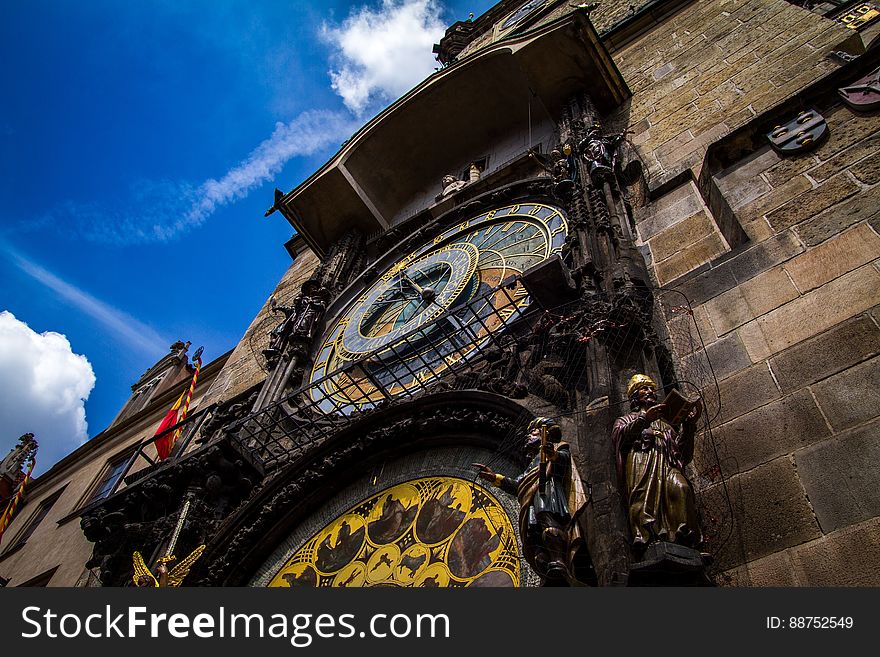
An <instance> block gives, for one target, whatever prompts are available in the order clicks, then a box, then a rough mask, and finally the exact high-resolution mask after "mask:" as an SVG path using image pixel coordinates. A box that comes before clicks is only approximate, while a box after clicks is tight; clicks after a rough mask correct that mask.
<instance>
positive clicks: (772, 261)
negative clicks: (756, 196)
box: [725, 231, 804, 283]
mask: <svg viewBox="0 0 880 657" xmlns="http://www.w3.org/2000/svg"><path fill="white" fill-rule="evenodd" d="M803 250H804V247H803V246H801V243H800V242H799V241H798V239H797V237H795V236H794V235H793V234H792V233H790V232H788V231H786V232H784V233H780V234H779V235H777V236H775V237H773V238H772V239H769V240H766V241H764V242H761V243H760V244H756V245H755V246H753V247H751V248H749V249H746V250H745V251H743V252H742V253H740V254H738V255H736V256H735V257H733V258H731V259H730V260H729V261H727V263H725V264H726V265H727V266H728V267H730V270H731V273H732V274H733V276H734V278H736V280H737V282H738V283H743V282H745V281H747V280H749V279H750V278H753V277H755V276H757V275H758V274H760V273H761V272H765V271H767V270H768V269H770V268H771V267H775V266H776V265H778V264H779V263H781V262H785V261H786V260H788V259H789V258H791V257H792V256H795V255H797V254H798V253H801V252H803Z"/></svg>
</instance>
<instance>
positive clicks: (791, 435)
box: [715, 390, 831, 474]
mask: <svg viewBox="0 0 880 657" xmlns="http://www.w3.org/2000/svg"><path fill="white" fill-rule="evenodd" d="M722 404H723V399H722ZM723 412H724V410H723V406H722V413H723ZM715 435H716V440H717V441H718V442H719V443H723V444H724V447H725V450H726V451H727V453H728V455H729V456H730V461H731V462H730V463H725V464H724V467H725V469H726V470H728V472H729V473H730V474H733V473H734V472H745V471H747V470H750V469H751V468H754V467H756V466H758V465H760V464H761V463H766V462H767V461H771V460H773V459H775V458H777V457H779V456H782V455H783V454H790V453H791V452H794V451H795V450H798V449H801V448H802V447H806V446H808V445H811V444H813V443H815V442H816V441H818V440H822V439H823V438H825V437H827V436H830V435H831V432H830V431H829V430H828V427H827V426H826V424H825V420H824V419H823V418H822V414H821V413H820V412H819V409H818V407H817V406H816V403H815V402H814V401H813V397H812V395H810V392H809V391H808V390H799V391H798V392H796V393H794V394H791V395H788V396H787V397H783V398H782V399H780V400H777V401H774V402H771V403H769V404H766V405H764V406H760V407H759V408H756V409H755V410H752V411H749V412H748V413H745V414H744V415H741V416H740V417H737V418H735V419H733V420H731V421H730V422H725V423H724V424H722V425H721V426H720V427H718V429H717V430H716V431H715Z"/></svg>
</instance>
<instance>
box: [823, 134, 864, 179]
mask: <svg viewBox="0 0 880 657" xmlns="http://www.w3.org/2000/svg"><path fill="white" fill-rule="evenodd" d="M878 150H880V134H875V135H873V136H872V137H868V138H867V139H863V140H861V141H858V142H856V143H855V144H854V145H853V146H850V147H849V148H847V149H846V150H845V151H842V152H840V153H838V154H837V155H835V156H834V157H832V158H831V159H830V160H828V161H827V162H823V163H822V164H821V165H819V166H817V167H816V168H815V169H810V171H809V176H810V178H812V179H813V180H815V181H816V182H822V181H823V180H827V179H828V178H830V177H831V176H833V175H834V174H835V173H837V172H839V171H843V170H844V169H846V168H847V167H848V166H850V165H851V164H855V163H856V162H859V160H862V159H863V158H868V160H866V161H865V162H866V163H867V164H868V170H872V169H873V170H874V171H880V166H878V165H877V161H876V159H875V158H874V157H869V156H876V154H877V151H878ZM865 162H862V163H860V164H864V163H865Z"/></svg>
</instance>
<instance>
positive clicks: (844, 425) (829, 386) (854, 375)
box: [813, 357, 880, 431]
mask: <svg viewBox="0 0 880 657" xmlns="http://www.w3.org/2000/svg"><path fill="white" fill-rule="evenodd" d="M813 392H814V394H815V395H816V399H817V401H818V402H819V405H820V406H821V407H822V411H823V412H824V413H825V417H827V418H828V422H830V423H831V426H832V427H833V428H834V430H835V431H841V430H843V429H848V428H850V427H853V426H856V425H858V424H861V423H863V422H867V421H869V420H872V419H873V418H875V417H877V415H878V414H880V357H875V358H872V359H870V360H867V361H865V362H864V363H861V364H860V365H856V366H854V367H851V368H849V369H847V370H844V371H843V372H840V373H839V374H835V375H834V376H832V377H830V378H828V379H825V380H824V381H821V382H820V383H817V384H816V385H815V386H813Z"/></svg>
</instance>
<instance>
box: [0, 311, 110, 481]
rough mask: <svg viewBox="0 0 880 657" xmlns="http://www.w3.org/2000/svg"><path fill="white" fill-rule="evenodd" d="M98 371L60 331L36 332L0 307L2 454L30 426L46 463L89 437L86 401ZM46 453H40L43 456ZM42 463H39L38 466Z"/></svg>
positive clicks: (54, 459)
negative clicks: (95, 371)
mask: <svg viewBox="0 0 880 657" xmlns="http://www.w3.org/2000/svg"><path fill="white" fill-rule="evenodd" d="M94 387H95V373H94V372H93V371H92V366H91V364H90V363H89V361H88V359H86V357H85V356H81V355H79V354H75V353H73V350H72V349H71V346H70V342H68V340H67V338H66V337H65V336H63V335H61V334H60V333H54V332H51V331H47V332H45V333H36V332H35V331H33V330H32V329H31V328H30V327H29V326H28V325H27V324H25V323H24V322H21V321H19V320H18V319H16V318H15V315H13V314H12V313H10V312H8V311H5V310H4V311H3V312H0V427H3V446H4V449H3V454H2V455H0V458H2V457H3V456H6V451H7V450H8V449H9V448H11V446H12V442H13V441H15V440H17V439H18V436H20V435H22V434H23V433H26V432H28V431H30V432H32V433H34V434H35V435H36V437H37V440H38V442H39V443H40V452H39V453H38V454H37V463H38V464H39V463H42V464H43V465H44V466H46V465H47V464H49V463H54V462H55V461H56V460H58V459H59V458H61V457H62V456H64V455H65V454H67V453H68V452H70V450H71V449H73V448H75V447H77V446H79V445H81V444H82V443H83V442H85V441H86V439H87V437H88V426H87V424H86V411H85V406H84V403H85V400H86V399H88V397H89V394H90V393H91V391H92V388H94ZM41 454H42V458H41ZM38 467H39V465H38Z"/></svg>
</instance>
